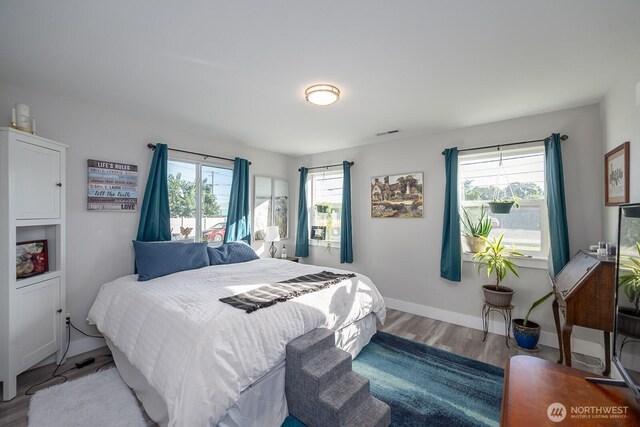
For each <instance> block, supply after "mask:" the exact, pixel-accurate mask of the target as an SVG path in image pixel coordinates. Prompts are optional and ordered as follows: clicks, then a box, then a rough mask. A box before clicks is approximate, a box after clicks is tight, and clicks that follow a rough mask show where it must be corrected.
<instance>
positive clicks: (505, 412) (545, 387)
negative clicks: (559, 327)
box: [500, 356, 640, 427]
mask: <svg viewBox="0 0 640 427" xmlns="http://www.w3.org/2000/svg"><path fill="white" fill-rule="evenodd" d="M586 377H600V375H595V374H592V373H590V372H585V371H580V370H578V369H575V368H570V367H568V366H564V365H560V364H557V363H555V362H552V361H549V360H544V359H539V358H537V357H532V356H514V357H512V358H511V359H510V360H508V361H507V366H506V368H505V372H504V388H503V390H502V411H501V417H500V425H501V426H512V427H521V426H639V425H640V404H638V402H636V400H635V398H634V397H633V394H632V393H631V390H629V389H626V388H621V387H612V386H605V385H600V384H594V383H592V382H589V381H587V380H585V378H586ZM602 378H604V377H602ZM563 416H564V418H563V419H562V417H563ZM552 419H553V420H552Z"/></svg>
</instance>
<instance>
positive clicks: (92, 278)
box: [0, 84, 293, 353]
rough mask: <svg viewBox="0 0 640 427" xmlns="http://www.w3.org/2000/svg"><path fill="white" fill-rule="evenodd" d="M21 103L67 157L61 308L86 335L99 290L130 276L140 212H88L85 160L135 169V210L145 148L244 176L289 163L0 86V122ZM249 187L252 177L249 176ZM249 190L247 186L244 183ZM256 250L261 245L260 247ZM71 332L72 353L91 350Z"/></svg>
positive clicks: (279, 172)
mask: <svg viewBox="0 0 640 427" xmlns="http://www.w3.org/2000/svg"><path fill="white" fill-rule="evenodd" d="M15 102H23V103H26V104H28V105H29V106H30V107H31V114H32V116H34V117H36V120H37V124H38V125H37V128H38V134H39V135H41V136H43V137H45V138H49V139H52V140H55V141H59V142H62V143H65V144H68V145H69V151H68V158H67V182H68V186H67V213H68V226H67V230H68V236H67V248H68V251H67V260H68V261H67V266H68V272H67V310H68V311H70V312H71V317H72V321H73V322H74V324H76V325H77V326H79V327H80V328H82V329H84V330H85V331H87V332H93V333H95V332H96V330H95V329H94V328H93V327H90V326H89V325H88V324H87V322H86V320H85V319H86V317H87V313H88V312H89V308H90V307H91V304H92V303H93V301H94V299H95V296H96V295H97V293H98V289H99V288H100V286H101V285H102V284H103V283H107V282H109V281H111V280H114V279H116V278H117V277H120V276H123V275H127V274H132V273H133V249H132V245H131V240H132V239H135V237H136V234H137V230H138V220H139V214H137V213H135V214H134V213H107V212H88V211H87V208H86V204H87V196H86V193H87V159H97V160H111V161H118V162H123V163H132V164H137V165H138V167H139V169H138V171H139V179H138V191H139V193H140V197H139V201H138V202H139V203H138V204H139V206H140V205H141V204H142V198H143V194H144V188H145V185H146V181H147V174H148V170H149V165H150V164H151V157H152V152H151V150H149V149H148V148H147V147H146V144H147V143H148V142H163V143H166V144H168V145H169V147H175V148H183V149H186V150H191V151H196V152H204V153H207V154H214V155H219V156H224V157H230V158H233V157H235V156H240V157H244V158H247V159H249V160H251V162H252V163H253V164H252V166H251V174H252V175H253V174H257V175H268V176H274V177H278V178H284V179H286V178H287V175H288V174H289V173H290V170H291V168H292V167H293V163H292V162H293V159H292V158H290V157H288V156H284V155H280V154H275V153H271V152H268V151H263V150H258V149H254V148H250V147H247V146H245V145H242V144H239V143H237V142H230V141H225V140H223V139H217V138H215V137H210V136H204V135H197V134H194V133H193V132H192V131H189V130H187V129H184V128H180V127H178V126H174V125H172V124H169V123H167V122H163V121H151V120H144V119H140V118H138V117H129V116H126V115H122V114H120V113H119V112H118V111H113V110H105V109H102V108H99V107H97V106H94V105H87V104H84V103H80V102H77V101H75V100H74V99H72V98H66V97H60V96H53V95H47V94H44V93H39V92H35V91H32V90H28V89H23V88H20V87H16V86H8V85H6V84H2V85H0V123H3V126H4V125H5V124H4V123H6V124H7V125H8V123H9V121H10V112H11V107H12V106H13V104H14V103H15ZM251 179H252V181H251V182H252V183H253V176H252V178H251ZM251 188H253V184H252V185H251ZM259 246H262V245H259ZM80 338H82V337H81V336H79V335H78V334H77V333H75V332H74V333H73V334H72V342H74V341H76V342H75V346H72V351H71V352H72V353H77V352H79V351H85V350H86V349H87V348H88V347H91V346H94V345H96V343H95V342H92V341H91V340H89V339H87V340H84V341H82V342H80V341H77V340H79V339H80Z"/></svg>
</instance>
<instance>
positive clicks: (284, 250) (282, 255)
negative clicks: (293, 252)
mask: <svg viewBox="0 0 640 427" xmlns="http://www.w3.org/2000/svg"><path fill="white" fill-rule="evenodd" d="M280 258H282V259H287V245H282V250H281V251H280Z"/></svg>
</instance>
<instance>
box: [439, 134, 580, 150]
mask: <svg viewBox="0 0 640 427" xmlns="http://www.w3.org/2000/svg"><path fill="white" fill-rule="evenodd" d="M545 139H546V138H543V139H532V140H531V141H519V142H509V143H508V144H496V145H487V146H484V147H475V148H463V149H462V150H458V153H462V152H463V151H475V150H484V149H485V148H497V149H498V150H499V149H500V148H502V147H508V146H510V145H520V144H531V143H532V142H542V141H544V140H545ZM567 139H569V137H568V136H567V135H562V136H561V137H560V140H561V141H566V140H567ZM442 154H444V151H443V152H442Z"/></svg>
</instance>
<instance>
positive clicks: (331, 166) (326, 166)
mask: <svg viewBox="0 0 640 427" xmlns="http://www.w3.org/2000/svg"><path fill="white" fill-rule="evenodd" d="M349 164H350V165H351V166H353V165H355V164H356V163H355V162H349ZM336 166H342V163H339V164H337V165H324V166H314V167H312V168H307V170H311V169H324V168H333V167H336ZM300 170H302V168H301V167H300V168H298V172H300Z"/></svg>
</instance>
